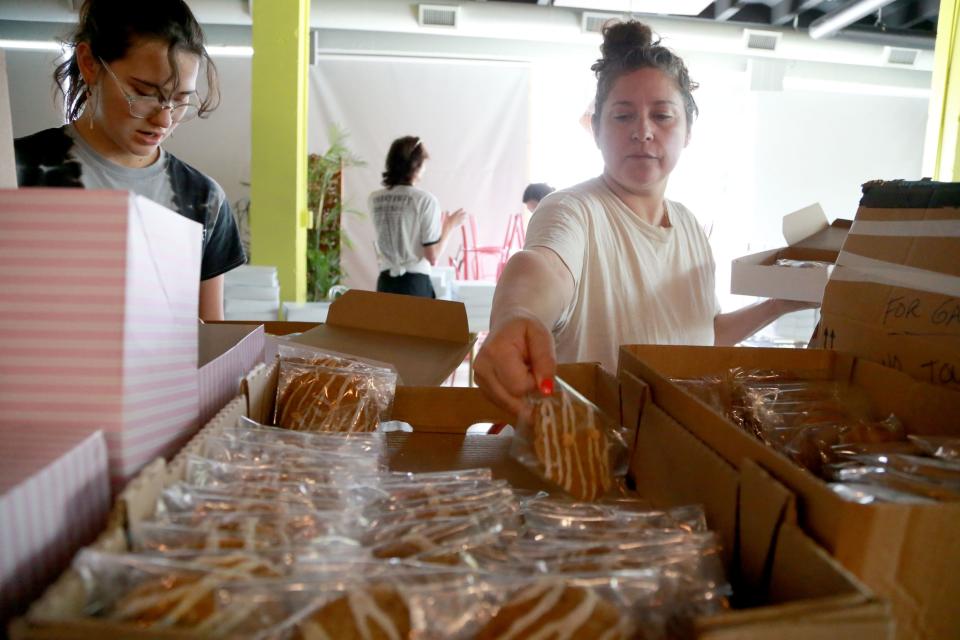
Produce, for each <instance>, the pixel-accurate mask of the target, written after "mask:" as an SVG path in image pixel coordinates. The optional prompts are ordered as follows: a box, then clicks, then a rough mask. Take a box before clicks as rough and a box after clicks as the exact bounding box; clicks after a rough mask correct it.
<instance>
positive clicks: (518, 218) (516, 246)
mask: <svg viewBox="0 0 960 640" xmlns="http://www.w3.org/2000/svg"><path fill="white" fill-rule="evenodd" d="M478 235H479V234H478V232H477V219H476V218H475V217H474V216H471V215H468V216H467V222H466V224H464V225H463V226H461V227H460V236H461V239H462V244H461V246H460V249H459V250H458V251H457V255H456V257H455V258H450V266H452V267H453V268H454V269H456V271H457V278H458V279H460V280H482V279H483V275H484V272H483V270H482V268H481V267H482V264H483V257H484V256H496V257H497V280H499V279H500V274H501V273H503V268H504V266H506V264H507V260H509V259H510V256H512V255H513V254H514V252H516V251H518V250H520V249H522V248H523V243H524V241H525V238H526V234H525V232H524V229H523V215H522V214H520V213H515V214H513V215H511V216H510V220H509V222H508V223H507V233H506V235H505V236H504V239H503V244H502V245H500V246H495V245H484V246H477V236H478Z"/></svg>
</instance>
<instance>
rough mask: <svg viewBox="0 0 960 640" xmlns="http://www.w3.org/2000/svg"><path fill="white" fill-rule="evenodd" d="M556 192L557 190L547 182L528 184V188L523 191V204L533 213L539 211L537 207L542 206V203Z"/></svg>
mask: <svg viewBox="0 0 960 640" xmlns="http://www.w3.org/2000/svg"><path fill="white" fill-rule="evenodd" d="M554 191H556V189H554V188H553V187H551V186H550V185H548V184H547V183H546V182H534V183H532V184H528V185H527V188H526V189H524V190H523V204H525V205H526V206H527V211H529V212H530V213H533V212H534V211H535V210H536V209H537V205H539V204H540V201H541V200H543V199H544V198H546V197H547V196H548V195H550V194H551V193H553V192H554Z"/></svg>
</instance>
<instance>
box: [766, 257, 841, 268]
mask: <svg viewBox="0 0 960 640" xmlns="http://www.w3.org/2000/svg"><path fill="white" fill-rule="evenodd" d="M774 265H776V266H778V267H792V268H794V269H814V268H820V269H823V268H827V269H831V268H832V267H833V263H832V262H827V261H826V260H793V259H791V258H777V261H776V262H775V263H774Z"/></svg>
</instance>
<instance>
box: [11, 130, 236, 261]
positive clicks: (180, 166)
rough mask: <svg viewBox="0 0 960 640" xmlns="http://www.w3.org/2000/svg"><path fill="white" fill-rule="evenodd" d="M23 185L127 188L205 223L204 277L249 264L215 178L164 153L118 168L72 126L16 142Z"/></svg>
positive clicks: (18, 166) (20, 184)
mask: <svg viewBox="0 0 960 640" xmlns="http://www.w3.org/2000/svg"><path fill="white" fill-rule="evenodd" d="M13 146H14V151H15V152H16V155H17V184H18V185H19V186H21V187H83V188H87V189H122V190H124V191H132V192H134V193H136V194H139V195H142V196H145V197H147V198H150V199H151V200H153V201H154V202H157V203H159V204H161V205H163V206H165V207H167V208H168V209H171V210H172V211H176V212H177V213H179V214H180V215H182V216H183V217H185V218H188V219H190V220H193V221H195V222H199V223H200V224H201V225H203V261H202V263H201V267H200V279H201V280H208V279H210V278H214V277H216V276H219V275H221V274H223V273H226V272H227V271H230V270H231V269H233V268H234V267H238V266H240V265H241V264H243V263H244V262H245V261H246V257H245V256H244V253H243V246H242V245H241V244H240V232H239V231H238V230H237V222H236V220H235V219H234V217H233V212H232V211H231V210H230V203H229V202H227V197H226V194H225V193H224V192H223V189H221V188H220V185H218V184H217V183H216V182H215V181H214V180H212V179H211V178H209V177H208V176H206V175H204V174H203V173H201V172H200V171H198V170H196V169H194V168H193V167H191V166H190V165H188V164H187V163H186V162H183V161H181V160H180V159H178V158H177V157H176V156H174V155H173V154H172V153H167V152H165V151H164V150H163V149H161V150H160V156H159V158H158V159H157V161H156V162H154V163H153V164H152V165H150V166H149V167H143V168H142V169H132V168H128V167H121V166H119V165H116V164H114V163H112V162H110V161H109V160H107V159H106V158H104V157H103V156H101V155H100V154H99V153H97V152H96V151H94V150H93V149H92V148H91V147H90V146H89V145H88V144H87V143H86V142H85V141H84V140H83V139H82V138H81V137H80V136H79V135H78V134H77V133H76V131H74V130H73V126H72V125H69V124H68V125H65V126H63V127H59V128H56V129H46V130H44V131H38V132H37V133H34V134H33V135H30V136H26V137H23V138H19V139H17V140H14V142H13Z"/></svg>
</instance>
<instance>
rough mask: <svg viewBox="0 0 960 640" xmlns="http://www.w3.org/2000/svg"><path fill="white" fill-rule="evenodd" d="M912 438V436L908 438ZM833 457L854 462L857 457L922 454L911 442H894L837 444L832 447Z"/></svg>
mask: <svg viewBox="0 0 960 640" xmlns="http://www.w3.org/2000/svg"><path fill="white" fill-rule="evenodd" d="M908 437H912V436H908ZM831 450H832V454H833V455H832V457H833V458H834V459H835V460H837V461H841V462H842V461H844V460H853V459H854V458H856V457H857V456H860V455H864V454H874V453H881V454H883V453H886V454H890V453H906V454H910V455H917V454H920V453H922V451H921V449H920V447H918V446H917V445H915V444H914V443H912V442H910V441H909V440H903V441H894V442H856V443H851V444H836V445H834V446H833V447H831Z"/></svg>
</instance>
